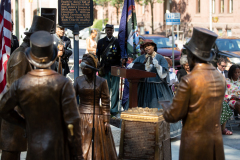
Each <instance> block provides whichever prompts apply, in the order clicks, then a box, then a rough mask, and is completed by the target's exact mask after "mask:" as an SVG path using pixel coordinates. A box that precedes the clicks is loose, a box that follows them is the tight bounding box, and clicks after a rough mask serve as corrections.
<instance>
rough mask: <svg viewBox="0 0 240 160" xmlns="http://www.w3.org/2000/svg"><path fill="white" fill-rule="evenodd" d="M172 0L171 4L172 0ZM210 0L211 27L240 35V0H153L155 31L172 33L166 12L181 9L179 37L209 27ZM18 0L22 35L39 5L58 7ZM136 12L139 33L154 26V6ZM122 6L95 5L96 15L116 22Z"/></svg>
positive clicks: (44, 0)
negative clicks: (158, 1)
mask: <svg viewBox="0 0 240 160" xmlns="http://www.w3.org/2000/svg"><path fill="white" fill-rule="evenodd" d="M169 1H171V4H170V2H169ZM210 1H211V4H212V9H211V11H212V18H211V19H212V22H211V23H212V30H213V31H214V32H216V33H217V34H218V35H219V36H221V35H228V36H237V37H240V18H239V15H240V0H164V1H163V2H162V3H157V2H155V3H154V4H153V21H154V23H153V25H154V34H164V35H166V36H168V35H169V34H170V33H171V26H166V25H165V13H169V12H173V13H174V12H175V13H176V12H179V13H181V25H180V26H179V28H178V27H177V26H174V30H175V31H176V30H177V28H178V30H179V31H180V38H183V37H190V36H191V34H192V29H193V27H195V26H199V27H204V28H208V29H210V25H211V24H210V15H211V14H210ZM11 3H12V19H13V21H14V22H15V19H16V17H15V1H11ZM18 3H19V32H20V35H19V36H23V32H24V31H25V30H26V29H28V28H29V27H30V26H31V23H32V18H33V16H34V15H36V14H37V8H38V7H39V8H41V7H42V8H44V7H45V8H57V7H58V0H18ZM135 5H136V7H135V9H136V16H137V21H138V27H139V31H140V34H144V33H145V31H148V32H149V33H150V34H152V30H151V26H152V24H151V9H152V8H151V7H150V4H148V5H140V4H138V3H137V2H135ZM122 6H123V4H122V5H121V7H120V8H119V9H118V16H117V9H116V8H115V7H112V6H111V5H110V3H108V4H106V5H104V6H100V5H95V6H94V18H95V19H105V20H107V22H108V23H111V24H114V25H117V24H118V23H119V22H120V19H121V13H122Z"/></svg>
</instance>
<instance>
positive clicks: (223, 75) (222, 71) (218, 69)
mask: <svg viewBox="0 0 240 160" xmlns="http://www.w3.org/2000/svg"><path fill="white" fill-rule="evenodd" d="M217 70H218V72H220V73H222V75H223V77H225V74H224V71H220V70H219V69H218V67H217ZM225 78H226V77H225Z"/></svg>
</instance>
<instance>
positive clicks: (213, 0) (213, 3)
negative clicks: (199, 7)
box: [212, 0, 215, 13]
mask: <svg viewBox="0 0 240 160" xmlns="http://www.w3.org/2000/svg"><path fill="white" fill-rule="evenodd" d="M212 13H215V0H212Z"/></svg>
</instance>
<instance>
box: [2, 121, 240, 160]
mask: <svg viewBox="0 0 240 160" xmlns="http://www.w3.org/2000/svg"><path fill="white" fill-rule="evenodd" d="M111 130H112V133H113V138H114V142H115V146H116V150H117V154H118V152H119V144H120V133H121V129H119V128H116V127H114V126H111ZM233 130H234V131H233V135H231V136H227V135H224V136H223V144H224V152H225V159H226V160H239V159H240V127H234V128H233ZM171 147H172V160H178V158H179V147H180V137H176V138H173V139H171ZM26 154H27V152H22V153H21V160H26ZM0 159H1V158H0Z"/></svg>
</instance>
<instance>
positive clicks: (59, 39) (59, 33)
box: [51, 25, 72, 76]
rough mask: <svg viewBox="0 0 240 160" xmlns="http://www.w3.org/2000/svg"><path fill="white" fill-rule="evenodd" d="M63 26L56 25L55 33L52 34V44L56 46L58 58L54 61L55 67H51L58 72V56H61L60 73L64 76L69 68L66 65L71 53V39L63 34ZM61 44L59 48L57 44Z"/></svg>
mask: <svg viewBox="0 0 240 160" xmlns="http://www.w3.org/2000/svg"><path fill="white" fill-rule="evenodd" d="M64 29H65V28H64V27H62V26H60V25H57V29H56V34H54V35H53V44H54V45H55V47H57V48H58V59H57V60H56V62H55V67H52V66H51V68H52V69H54V70H55V71H58V72H59V73H60V71H59V70H58V69H59V57H61V62H62V67H60V68H62V74H63V75H64V76H66V75H67V74H68V73H69V72H70V70H69V66H68V61H69V57H70V56H71V55H72V47H71V40H70V39H69V38H67V37H66V36H64V33H65V30H64ZM60 44H62V45H63V48H60V47H59V45H60Z"/></svg>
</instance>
